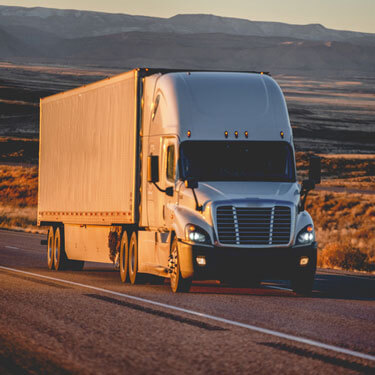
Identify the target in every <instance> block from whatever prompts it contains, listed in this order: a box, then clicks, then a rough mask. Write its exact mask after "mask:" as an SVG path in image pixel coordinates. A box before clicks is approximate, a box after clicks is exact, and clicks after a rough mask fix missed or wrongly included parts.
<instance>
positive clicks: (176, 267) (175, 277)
mask: <svg viewBox="0 0 375 375" xmlns="http://www.w3.org/2000/svg"><path fill="white" fill-rule="evenodd" d="M169 268H170V272H171V275H170V276H171V289H172V292H173V293H178V292H188V291H189V290H190V287H191V282H192V279H191V278H188V279H184V278H183V277H182V275H181V272H180V262H179V256H178V240H177V237H175V238H174V239H173V242H172V247H171V255H170V262H169Z"/></svg>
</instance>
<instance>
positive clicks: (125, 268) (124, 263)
mask: <svg viewBox="0 0 375 375" xmlns="http://www.w3.org/2000/svg"><path fill="white" fill-rule="evenodd" d="M119 263H120V264H119V265H120V278H121V281H122V282H123V283H125V282H126V281H128V280H129V241H128V233H127V232H126V231H124V232H123V233H122V236H121V243H120V261H119Z"/></svg>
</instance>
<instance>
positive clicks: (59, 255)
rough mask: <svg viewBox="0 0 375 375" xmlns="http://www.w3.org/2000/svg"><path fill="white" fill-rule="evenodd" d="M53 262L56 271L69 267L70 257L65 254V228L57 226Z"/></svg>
mask: <svg viewBox="0 0 375 375" xmlns="http://www.w3.org/2000/svg"><path fill="white" fill-rule="evenodd" d="M53 243H54V247H53V248H54V251H53V263H54V267H55V270H56V271H62V270H65V269H67V268H68V264H69V263H68V259H67V257H66V254H65V244H64V229H63V227H57V228H56V230H55V236H54V241H53Z"/></svg>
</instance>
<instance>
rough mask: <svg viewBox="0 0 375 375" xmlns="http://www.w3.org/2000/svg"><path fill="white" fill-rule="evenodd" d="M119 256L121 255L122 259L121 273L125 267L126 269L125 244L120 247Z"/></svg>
mask: <svg viewBox="0 0 375 375" xmlns="http://www.w3.org/2000/svg"><path fill="white" fill-rule="evenodd" d="M121 254H122V258H121V271H122V272H125V267H126V259H125V258H126V257H125V244H123V245H122V247H121Z"/></svg>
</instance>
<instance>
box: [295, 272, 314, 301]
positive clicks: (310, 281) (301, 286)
mask: <svg viewBox="0 0 375 375" xmlns="http://www.w3.org/2000/svg"><path fill="white" fill-rule="evenodd" d="M314 278H315V272H313V271H311V270H306V271H305V272H297V273H296V275H295V276H294V277H293V278H292V279H291V281H290V283H291V287H292V289H293V291H294V292H295V293H297V294H301V295H303V296H309V295H311V292H312V289H313V285H314Z"/></svg>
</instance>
